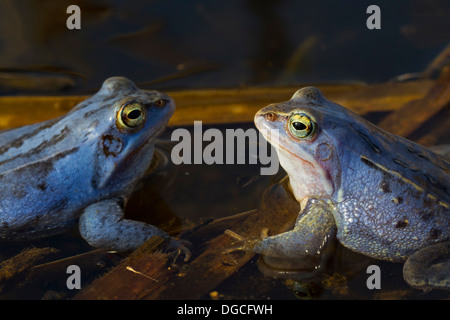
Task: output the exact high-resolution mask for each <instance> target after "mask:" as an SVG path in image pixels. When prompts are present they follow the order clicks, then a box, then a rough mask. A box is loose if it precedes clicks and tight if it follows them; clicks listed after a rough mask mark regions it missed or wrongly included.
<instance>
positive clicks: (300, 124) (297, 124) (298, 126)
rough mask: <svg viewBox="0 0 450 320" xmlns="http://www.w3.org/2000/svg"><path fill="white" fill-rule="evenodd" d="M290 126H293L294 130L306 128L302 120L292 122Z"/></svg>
mask: <svg viewBox="0 0 450 320" xmlns="http://www.w3.org/2000/svg"><path fill="white" fill-rule="evenodd" d="M292 126H293V127H294V128H295V130H306V129H307V126H306V125H305V124H304V123H303V122H297V121H296V122H293V123H292Z"/></svg>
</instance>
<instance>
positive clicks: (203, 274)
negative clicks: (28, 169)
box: [76, 179, 299, 299]
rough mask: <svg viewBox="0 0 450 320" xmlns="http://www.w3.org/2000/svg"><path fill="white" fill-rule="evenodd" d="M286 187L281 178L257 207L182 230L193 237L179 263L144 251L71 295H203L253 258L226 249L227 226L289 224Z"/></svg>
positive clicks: (294, 210)
mask: <svg viewBox="0 0 450 320" xmlns="http://www.w3.org/2000/svg"><path fill="white" fill-rule="evenodd" d="M288 188H289V187H288V185H287V179H283V180H281V181H279V182H277V183H275V184H274V185H272V187H271V188H270V189H269V190H268V191H267V192H266V194H265V196H264V198H263V202H262V203H261V206H260V207H259V208H258V210H254V211H251V212H247V213H243V214H239V215H236V216H232V217H228V218H224V219H219V220H216V221H212V222H211V223H208V224H205V225H203V226H199V227H197V228H195V229H194V230H192V231H190V232H188V233H187V234H186V233H185V235H184V236H183V237H182V238H183V239H184V240H188V241H191V242H192V244H193V246H192V254H193V255H192V259H191V261H189V262H188V263H187V264H185V265H183V266H181V268H179V269H176V268H173V267H172V268H168V267H167V262H168V260H167V255H164V254H162V253H153V254H152V253H150V252H146V253H145V254H144V255H141V256H140V259H138V260H135V258H133V257H130V258H128V259H126V260H125V261H124V262H123V263H121V264H120V265H119V266H118V267H116V268H115V269H114V270H113V271H111V272H110V273H109V274H107V275H105V276H104V277H102V278H101V279H99V280H98V281H95V282H94V283H92V284H91V286H89V287H88V288H85V289H83V290H82V292H80V294H79V295H78V296H77V297H76V299H141V298H142V299H200V298H202V297H204V296H207V295H208V293H209V292H211V291H212V290H214V288H216V287H217V286H218V285H219V284H221V283H222V282H223V281H224V280H225V279H227V278H228V277H229V276H230V275H232V274H233V273H235V272H236V271H237V270H239V268H241V267H242V266H243V265H245V264H246V263H247V262H248V261H249V260H250V259H251V258H252V257H253V254H252V253H249V252H239V253H237V254H227V253H225V252H226V251H227V250H228V249H230V248H232V247H234V246H236V245H238V244H236V240H235V239H232V238H231V237H230V236H228V235H226V234H224V231H225V230H226V229H228V228H231V229H232V230H233V231H234V232H236V233H238V234H242V235H245V236H247V237H250V238H251V237H255V238H258V237H259V236H260V232H261V231H262V229H264V228H266V227H269V228H270V229H269V232H270V233H272V234H277V233H280V232H283V231H286V230H288V229H289V228H290V227H292V225H293V223H294V221H295V219H296V217H297V215H298V211H299V204H298V203H297V201H295V199H294V198H293V197H292V195H291V194H290V193H289V191H288ZM139 250H140V249H139ZM127 265H132V267H133V269H134V270H136V271H138V272H139V274H133V272H130V271H127V269H126V266H127ZM147 277H151V278H153V279H155V280H151V279H149V278H147ZM133 288H138V289H136V290H135V289H133Z"/></svg>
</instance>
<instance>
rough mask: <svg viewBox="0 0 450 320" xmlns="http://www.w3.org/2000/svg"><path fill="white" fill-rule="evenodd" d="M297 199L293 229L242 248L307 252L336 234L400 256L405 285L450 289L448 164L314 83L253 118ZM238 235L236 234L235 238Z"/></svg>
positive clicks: (384, 256) (374, 251)
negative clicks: (335, 100)
mask: <svg viewBox="0 0 450 320" xmlns="http://www.w3.org/2000/svg"><path fill="white" fill-rule="evenodd" d="M255 125H256V127H257V128H258V129H259V130H260V131H261V132H262V134H263V135H264V136H265V138H266V139H267V140H268V141H269V142H270V143H271V144H272V145H273V146H274V148H275V150H276V151H277V154H278V157H279V160H280V164H281V165H282V167H283V168H284V169H285V171H286V172H287V174H288V177H289V184H290V188H291V190H292V192H293V195H294V196H295V198H296V200H297V201H298V202H299V204H300V214H299V215H298V218H297V221H296V223H295V226H294V228H293V229H292V230H290V231H287V232H284V233H281V234H278V235H273V236H268V237H263V239H253V240H251V239H249V240H245V239H244V241H246V243H245V244H244V246H242V247H241V248H244V249H247V250H252V251H253V252H255V253H260V254H263V255H265V256H268V257H274V258H301V257H305V258H307V257H308V256H310V255H315V254H319V253H320V252H321V251H322V250H324V248H325V246H326V244H327V242H329V241H330V239H332V238H335V237H337V239H338V241H339V242H340V243H341V244H342V245H344V246H345V247H347V248H349V249H351V250H353V251H355V252H359V253H362V254H364V255H366V256H370V257H373V258H376V259H381V260H387V261H393V262H403V261H406V263H405V265H404V267H403V275H404V278H405V280H406V282H408V283H409V284H410V285H411V286H413V287H415V288H421V289H424V290H428V289H430V288H445V289H449V288H450V270H449V268H448V266H449V263H450V258H449V257H450V229H449V215H450V164H449V162H448V161H447V160H446V159H444V157H441V156H440V155H438V154H436V153H434V152H432V151H430V150H429V149H427V148H425V147H422V146H420V145H418V144H416V143H413V142H411V141H409V140H406V139H404V138H402V137H399V136H396V135H394V134H391V133H388V132H386V131H384V130H382V129H381V128H379V127H377V126H375V125H373V124H371V123H370V122H368V121H367V120H365V119H363V118H361V117H360V116H358V115H356V114H355V113H353V112H351V111H350V110H348V109H346V108H344V107H342V106H340V105H338V104H335V103H333V102H331V101H329V100H327V99H326V98H324V96H323V95H322V93H321V92H320V91H319V90H318V89H316V88H313V87H306V88H303V89H300V90H298V91H297V92H296V93H295V94H294V95H293V97H292V98H291V100H289V101H287V102H283V103H278V104H271V105H269V106H267V107H265V108H263V109H261V110H260V111H258V112H257V114H256V115H255ZM241 240H242V239H241Z"/></svg>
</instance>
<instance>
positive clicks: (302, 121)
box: [288, 113, 315, 139]
mask: <svg viewBox="0 0 450 320" xmlns="http://www.w3.org/2000/svg"><path fill="white" fill-rule="evenodd" d="M288 128H289V132H290V133H291V134H292V135H293V136H294V137H296V138H299V139H304V138H307V137H309V136H310V135H312V134H313V133H314V131H315V124H314V122H313V121H312V119H311V117H310V116H308V115H307V114H305V113H294V114H293V115H291V117H290V118H289V122H288Z"/></svg>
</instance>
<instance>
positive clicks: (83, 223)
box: [79, 199, 190, 260]
mask: <svg viewBox="0 0 450 320" xmlns="http://www.w3.org/2000/svg"><path fill="white" fill-rule="evenodd" d="M119 203H120V200H119V199H110V200H104V201H100V202H96V203H93V204H91V205H89V206H88V207H86V208H85V209H84V211H83V213H82V215H81V217H80V221H79V229H80V233H81V236H82V237H83V238H84V239H85V240H86V241H87V242H88V243H89V244H90V245H91V246H93V247H95V248H101V249H105V250H115V251H119V252H126V251H132V250H135V249H136V248H138V247H139V246H140V245H141V244H143V243H144V242H145V241H146V240H148V239H149V238H151V237H153V236H160V237H162V238H164V239H165V240H166V241H167V243H168V249H169V250H181V251H183V252H184V254H185V256H186V257H185V260H187V259H188V258H189V256H190V252H189V250H188V249H187V248H186V247H185V246H184V245H183V244H182V243H181V242H179V241H177V240H175V239H173V238H172V237H170V236H169V235H168V234H167V233H166V232H164V231H163V230H161V229H159V228H157V227H155V226H152V225H150V224H147V223H144V222H140V221H134V220H128V219H124V211H123V208H122V206H121V205H120V204H119Z"/></svg>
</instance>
